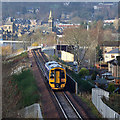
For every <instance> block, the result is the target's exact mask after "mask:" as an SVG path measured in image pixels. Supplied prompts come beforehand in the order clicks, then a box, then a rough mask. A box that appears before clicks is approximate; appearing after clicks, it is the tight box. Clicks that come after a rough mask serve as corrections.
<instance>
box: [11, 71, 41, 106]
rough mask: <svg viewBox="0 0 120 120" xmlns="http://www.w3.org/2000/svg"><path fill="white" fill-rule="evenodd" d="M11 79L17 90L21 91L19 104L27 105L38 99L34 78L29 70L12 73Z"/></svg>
mask: <svg viewBox="0 0 120 120" xmlns="http://www.w3.org/2000/svg"><path fill="white" fill-rule="evenodd" d="M12 81H13V83H14V84H17V88H18V91H19V92H20V93H21V96H22V98H21V101H20V104H21V106H23V107H25V106H29V105H31V104H33V103H35V102H36V101H37V100H38V99H39V95H38V89H37V85H36V82H35V78H34V76H33V74H32V72H31V71H30V70H26V71H23V72H22V73H20V74H18V75H17V74H15V75H13V79H12Z"/></svg>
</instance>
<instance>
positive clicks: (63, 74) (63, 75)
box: [61, 70, 65, 78]
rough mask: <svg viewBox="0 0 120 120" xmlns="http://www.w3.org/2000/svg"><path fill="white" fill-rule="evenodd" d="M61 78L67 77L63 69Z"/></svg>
mask: <svg viewBox="0 0 120 120" xmlns="http://www.w3.org/2000/svg"><path fill="white" fill-rule="evenodd" d="M61 78H65V73H64V71H63V70H62V71H61Z"/></svg>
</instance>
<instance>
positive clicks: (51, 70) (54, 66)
mask: <svg viewBox="0 0 120 120" xmlns="http://www.w3.org/2000/svg"><path fill="white" fill-rule="evenodd" d="M45 69H46V72H47V74H46V76H47V79H48V81H49V85H50V87H51V88H52V89H54V90H60V89H63V88H64V87H65V84H66V71H65V68H64V67H62V66H61V65H60V64H58V63H57V62H56V61H49V62H47V63H45Z"/></svg>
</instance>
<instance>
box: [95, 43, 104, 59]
mask: <svg viewBox="0 0 120 120" xmlns="http://www.w3.org/2000/svg"><path fill="white" fill-rule="evenodd" d="M100 59H102V60H103V50H102V49H100V46H99V45H98V46H97V47H96V60H97V61H100Z"/></svg>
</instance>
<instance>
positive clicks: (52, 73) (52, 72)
mask: <svg viewBox="0 0 120 120" xmlns="http://www.w3.org/2000/svg"><path fill="white" fill-rule="evenodd" d="M50 78H54V70H51V75H50Z"/></svg>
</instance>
